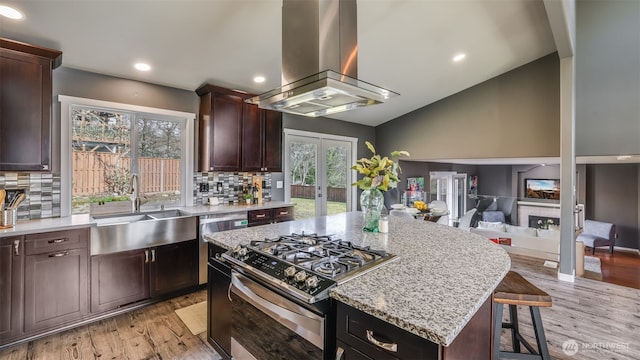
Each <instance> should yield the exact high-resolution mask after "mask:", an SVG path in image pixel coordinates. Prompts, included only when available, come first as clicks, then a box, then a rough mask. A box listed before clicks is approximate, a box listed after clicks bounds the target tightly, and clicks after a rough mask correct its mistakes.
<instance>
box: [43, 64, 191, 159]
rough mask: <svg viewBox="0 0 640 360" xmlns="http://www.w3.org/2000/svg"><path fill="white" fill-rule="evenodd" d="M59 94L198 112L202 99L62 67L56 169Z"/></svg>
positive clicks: (56, 89) (56, 82)
mask: <svg viewBox="0 0 640 360" xmlns="http://www.w3.org/2000/svg"><path fill="white" fill-rule="evenodd" d="M58 95H67V96H75V97H81V98H87V99H95V100H103V101H112V102H119V103H124V104H133V105H139V106H148V107H155V108H160V109H167V110H174V111H184V112H190V113H194V114H197V113H198V104H199V102H200V98H199V97H198V95H197V94H196V93H195V91H188V90H181V89H176V88H172V87H167V86H161V85H154V84H149V83H144V82H140V81H135V80H129V79H123V78H117V77H113V76H108V75H102V74H97V73H92V72H87V71H82V70H77V69H72V68H68V67H64V66H62V67H60V68H58V69H56V70H54V71H53V97H54V98H53V122H52V124H53V125H52V129H51V131H52V137H51V138H52V141H51V146H52V147H51V149H52V164H53V165H52V166H53V169H54V172H59V170H60V103H59V102H58ZM196 125H197V124H196ZM196 139H197V138H196ZM196 154H197V152H196ZM196 163H197V162H196Z"/></svg>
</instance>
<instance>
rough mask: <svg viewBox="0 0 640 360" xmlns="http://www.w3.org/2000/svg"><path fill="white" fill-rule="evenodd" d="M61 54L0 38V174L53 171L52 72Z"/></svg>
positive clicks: (57, 64) (58, 63) (59, 60)
mask: <svg viewBox="0 0 640 360" xmlns="http://www.w3.org/2000/svg"><path fill="white" fill-rule="evenodd" d="M61 61H62V53H61V52H59V51H56V50H51V49H46V48H41V47H37V46H32V45H28V44H24V43H20V42H17V41H13V40H8V39H3V38H0V79H2V80H1V81H0V171H42V170H50V160H51V99H52V94H51V92H52V90H51V89H52V85H51V82H52V81H51V72H52V70H53V69H54V68H56V67H58V66H59V65H60V63H61Z"/></svg>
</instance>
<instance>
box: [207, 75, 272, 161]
mask: <svg viewBox="0 0 640 360" xmlns="http://www.w3.org/2000/svg"><path fill="white" fill-rule="evenodd" d="M196 93H197V94H198V95H199V96H200V117H199V127H200V133H199V140H200V141H199V142H200V146H199V159H200V160H199V170H200V171H202V172H206V171H271V172H280V171H282V113H280V112H274V111H266V110H262V109H260V108H258V107H257V106H256V105H251V104H247V103H245V102H244V100H245V99H247V98H249V97H251V96H252V95H251V94H247V93H243V92H239V91H234V90H230V89H225V88H222V87H218V86H214V85H203V86H201V87H200V88H198V89H197V90H196Z"/></svg>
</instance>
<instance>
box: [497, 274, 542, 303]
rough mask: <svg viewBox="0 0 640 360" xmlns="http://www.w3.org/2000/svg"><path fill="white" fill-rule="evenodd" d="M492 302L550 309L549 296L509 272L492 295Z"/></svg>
mask: <svg viewBox="0 0 640 360" xmlns="http://www.w3.org/2000/svg"><path fill="white" fill-rule="evenodd" d="M493 302H495V303H500V304H509V305H523V306H539V307H551V305H552V303H551V296H549V294H547V293H546V292H544V291H542V290H540V289H539V288H538V287H536V286H535V285H533V284H532V283H530V282H528V281H527V280H526V279H525V278H523V277H522V275H520V274H518V273H517V272H515V271H509V273H507V276H505V277H504V279H502V282H501V283H500V284H499V285H498V287H497V288H496V290H495V291H494V293H493Z"/></svg>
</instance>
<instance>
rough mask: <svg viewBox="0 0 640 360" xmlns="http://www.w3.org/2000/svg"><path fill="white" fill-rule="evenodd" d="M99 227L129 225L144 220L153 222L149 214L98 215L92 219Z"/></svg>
mask: <svg viewBox="0 0 640 360" xmlns="http://www.w3.org/2000/svg"><path fill="white" fill-rule="evenodd" d="M91 218H92V219H93V221H95V223H96V224H98V225H116V224H127V223H132V222H136V221H142V220H152V219H153V218H152V217H151V216H149V215H148V214H116V215H96V216H92V217H91Z"/></svg>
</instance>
